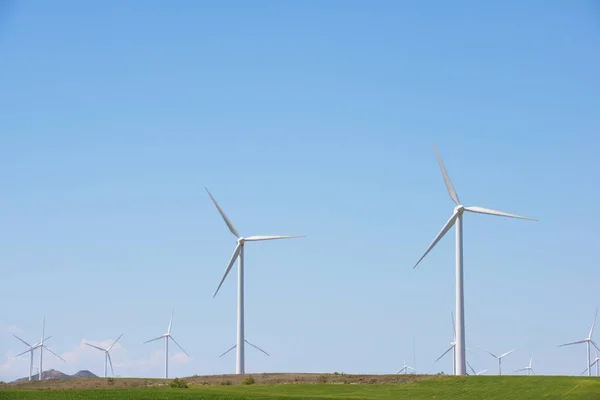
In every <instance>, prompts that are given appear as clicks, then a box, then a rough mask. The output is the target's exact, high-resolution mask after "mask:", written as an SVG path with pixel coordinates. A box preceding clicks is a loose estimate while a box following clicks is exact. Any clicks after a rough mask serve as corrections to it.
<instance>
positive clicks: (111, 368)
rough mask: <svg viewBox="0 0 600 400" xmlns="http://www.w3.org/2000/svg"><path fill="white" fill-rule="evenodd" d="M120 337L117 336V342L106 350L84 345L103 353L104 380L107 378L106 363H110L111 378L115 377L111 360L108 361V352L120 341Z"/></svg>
mask: <svg viewBox="0 0 600 400" xmlns="http://www.w3.org/2000/svg"><path fill="white" fill-rule="evenodd" d="M121 336H123V334H122V333H121ZM121 336H119V337H118V338H117V340H115V341H114V342H113V344H111V345H110V346H108V348H107V349H103V348H102V347H99V346H96V345H93V344H89V343H86V344H87V345H88V346H90V347H93V348H95V349H98V350H100V351H103V352H104V377H105V378H108V365H107V363H110V372H111V373H112V375H113V376H114V375H115V370H114V369H113V365H112V360H111V359H110V350H111V349H112V348H113V346H114V345H115V344H117V342H118V341H119V339H121Z"/></svg>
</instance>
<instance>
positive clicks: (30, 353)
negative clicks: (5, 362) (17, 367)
mask: <svg viewBox="0 0 600 400" xmlns="http://www.w3.org/2000/svg"><path fill="white" fill-rule="evenodd" d="M13 336H14V337H16V338H17V339H19V340H20V341H21V342H22V343H24V344H25V346H27V347H28V349H27V350H25V351H24V352H22V353H20V354H17V355H16V356H15V358H17V357H20V356H22V355H23V354H25V353H29V380H30V381H31V376H32V373H33V351H34V350H35V349H37V348H39V347H40V346H41V344H42V342H41V341H40V342H37V343H35V344H29V343H27V342H26V341H24V340H23V339H21V338H20V337H18V336H17V335H14V334H13ZM50 338H51V336H48V337H47V338H45V339H44V341H46V340H48V339H50Z"/></svg>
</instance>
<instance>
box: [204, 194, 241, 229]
mask: <svg viewBox="0 0 600 400" xmlns="http://www.w3.org/2000/svg"><path fill="white" fill-rule="evenodd" d="M204 189H206V193H208V195H209V196H210V199H211V200H212V202H213V203H214V204H215V206H216V207H217V210H219V213H220V214H221V217H223V221H225V224H226V225H227V227H228V228H229V230H230V231H231V233H233V234H234V235H235V237H237V238H239V237H240V234H239V233H238V231H237V229H235V226H233V224H232V223H231V221H230V220H229V218H227V215H225V212H224V211H223V209H222V208H221V206H220V205H219V203H217V200H216V199H215V198H214V197H213V195H212V194H211V193H210V192H209V191H208V189H207V188H206V187H204Z"/></svg>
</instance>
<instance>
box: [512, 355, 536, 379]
mask: <svg viewBox="0 0 600 400" xmlns="http://www.w3.org/2000/svg"><path fill="white" fill-rule="evenodd" d="M531 364H533V358H530V359H529V365H527V366H526V367H525V368H521V369H515V372H522V371H527V375H531V374H533V375H535V372H533V368H532V366H531Z"/></svg>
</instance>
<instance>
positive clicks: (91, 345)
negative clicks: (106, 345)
mask: <svg viewBox="0 0 600 400" xmlns="http://www.w3.org/2000/svg"><path fill="white" fill-rule="evenodd" d="M86 344H87V345H88V346H90V347H93V348H95V349H98V350H100V351H106V349H103V348H102V347H98V346H94V345H93V344H89V343H86Z"/></svg>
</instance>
